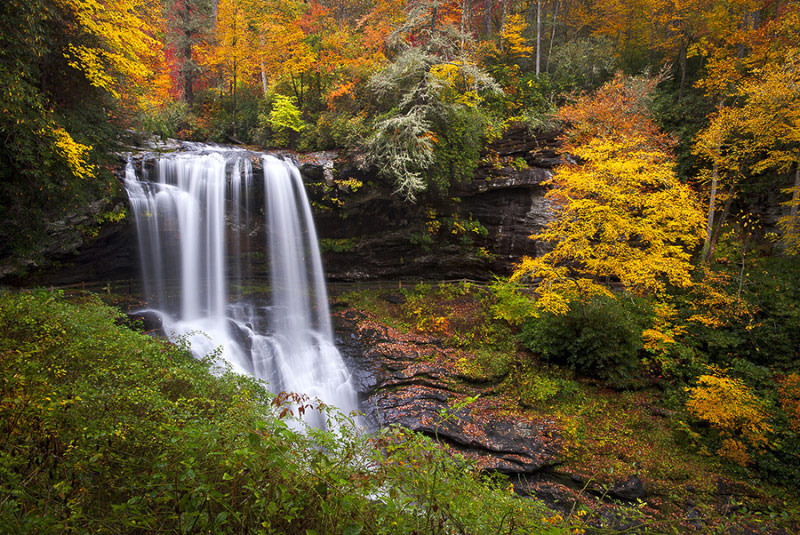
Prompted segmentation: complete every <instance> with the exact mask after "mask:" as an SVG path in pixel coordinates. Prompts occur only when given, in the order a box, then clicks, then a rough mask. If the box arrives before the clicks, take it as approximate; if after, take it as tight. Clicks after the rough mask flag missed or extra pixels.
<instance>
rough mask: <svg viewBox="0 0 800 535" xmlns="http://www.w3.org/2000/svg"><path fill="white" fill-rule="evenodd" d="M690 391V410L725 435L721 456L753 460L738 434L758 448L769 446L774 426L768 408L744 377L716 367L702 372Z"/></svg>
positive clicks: (747, 460) (688, 405)
mask: <svg viewBox="0 0 800 535" xmlns="http://www.w3.org/2000/svg"><path fill="white" fill-rule="evenodd" d="M686 390H687V392H688V393H689V400H688V401H687V403H686V407H687V409H688V410H689V412H690V413H691V414H692V415H694V416H695V417H697V418H699V419H700V420H703V421H706V422H708V423H709V424H710V425H711V426H712V427H713V428H715V429H716V430H718V431H719V432H720V433H721V434H722V436H723V439H724V441H723V445H722V447H721V448H720V450H719V451H718V453H719V454H720V455H721V456H723V457H725V458H726V459H728V460H730V461H732V462H735V463H739V464H747V463H748V462H749V459H750V458H749V456H748V455H747V452H746V448H745V446H744V444H742V443H741V442H739V441H738V440H737V439H736V438H735V437H741V438H742V439H744V440H745V441H746V442H747V443H748V444H749V445H750V446H751V447H753V448H756V449H764V448H765V447H766V446H767V445H768V437H767V435H768V434H769V433H771V432H772V427H771V426H770V425H769V423H767V419H768V418H769V414H768V412H767V409H766V407H765V405H764V403H763V402H762V401H761V400H760V399H759V398H758V397H757V396H756V395H755V394H754V393H753V392H752V391H751V390H750V388H748V386H747V385H745V384H744V383H743V382H742V381H741V380H739V379H736V378H732V377H728V376H726V375H724V374H723V373H722V372H720V371H719V370H716V369H712V370H711V374H709V375H701V376H700V378H698V380H697V385H696V386H694V387H690V388H687V389H686Z"/></svg>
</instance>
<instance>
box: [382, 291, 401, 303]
mask: <svg viewBox="0 0 800 535" xmlns="http://www.w3.org/2000/svg"><path fill="white" fill-rule="evenodd" d="M380 297H381V299H383V300H384V301H386V302H387V303H391V304H393V305H402V304H403V303H405V302H406V296H405V295H403V294H395V293H391V294H389V293H387V294H381V296H380Z"/></svg>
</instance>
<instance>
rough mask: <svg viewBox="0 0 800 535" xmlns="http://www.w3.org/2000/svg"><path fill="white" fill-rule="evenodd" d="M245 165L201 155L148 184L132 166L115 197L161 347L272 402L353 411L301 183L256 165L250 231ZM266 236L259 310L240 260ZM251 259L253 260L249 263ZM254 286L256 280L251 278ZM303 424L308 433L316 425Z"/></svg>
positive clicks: (238, 155)
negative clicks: (132, 225) (211, 362)
mask: <svg viewBox="0 0 800 535" xmlns="http://www.w3.org/2000/svg"><path fill="white" fill-rule="evenodd" d="M253 157H255V156H254V155H253V153H250V152H246V151H243V150H221V149H214V148H212V147H203V148H202V150H196V151H192V152H189V153H178V154H175V155H171V156H167V157H162V158H160V159H158V160H157V161H156V162H155V165H154V166H153V167H154V168H155V177H154V179H153V180H151V179H149V177H148V174H149V173H147V171H146V167H147V166H146V165H145V164H143V165H142V171H141V177H140V176H137V174H136V170H135V168H134V166H133V164H131V163H129V164H128V166H127V168H126V176H125V185H126V189H127V192H128V197H129V199H130V204H131V208H132V211H133V214H134V217H135V220H136V226H137V231H138V237H139V249H140V251H141V263H142V274H143V281H144V291H145V294H146V296H147V298H148V300H149V301H150V303H151V305H152V306H153V307H154V309H155V310H156V311H157V312H158V313H159V314H160V315H161V317H162V321H163V322H164V328H165V331H166V332H167V334H168V336H169V337H170V338H171V339H172V340H179V339H181V340H186V341H187V342H188V343H189V344H190V346H191V348H192V352H193V353H194V354H195V355H196V356H202V355H205V354H208V353H209V352H211V351H214V350H218V351H220V352H221V355H220V356H221V357H222V358H223V359H225V360H226V361H227V362H229V363H230V365H231V366H232V367H233V369H234V370H236V371H238V372H241V373H250V374H252V375H254V376H256V377H258V378H260V379H264V380H265V381H267V382H268V383H269V384H270V388H271V389H272V390H273V391H275V392H278V391H287V392H296V393H300V394H306V395H308V396H309V398H311V399H312V400H313V399H319V400H321V401H323V402H324V403H326V404H328V405H333V406H335V407H337V408H339V409H340V410H341V411H342V412H344V413H348V412H350V411H353V410H356V409H357V397H356V394H355V391H354V389H353V387H352V385H351V382H350V375H349V372H348V370H347V368H346V366H345V364H344V362H343V360H342V357H341V355H340V354H339V352H338V351H337V349H336V347H335V346H334V344H333V332H332V328H331V322H330V316H329V312H328V298H327V293H326V290H325V280H324V276H323V271H322V261H321V259H320V254H319V248H318V246H317V236H316V230H315V228H314V222H313V219H312V217H311V209H310V207H309V203H308V199H307V198H306V194H305V190H304V188H303V182H302V179H301V177H300V172H299V171H298V169H297V168H296V167H295V166H294V165H293V164H291V163H288V162H285V161H282V160H279V159H277V158H275V157H273V156H261V163H262V166H263V169H264V199H265V202H264V207H263V210H264V213H265V215H266V222H265V223H262V225H263V228H261V229H257V228H256V229H254V228H253V226H254V224H255V222H256V221H257V220H258V215H259V213H260V207H255V206H252V204H253V203H254V198H256V197H257V195H256V194H255V193H256V192H255V191H254V190H253V187H254V181H253V170H252V162H251V159H252V158H253ZM264 228H265V229H266V236H267V237H266V254H267V256H268V260H269V263H268V265H269V279H268V282H269V292H268V295H269V298H268V299H267V300H263V301H259V299H258V297H253V296H252V295H245V294H244V293H243V292H244V289H247V288H253V287H254V286H253V285H254V280H255V281H258V280H261V281H262V284H263V283H264V282H266V281H264V279H263V278H261V279H259V277H258V273H255V272H254V270H253V269H252V265H251V262H243V261H242V257H243V256H245V255H246V254H250V253H251V250H252V249H253V247H252V246H253V243H252V236H253V235H257V234H259V232H260V230H264ZM251 256H252V255H251ZM254 275H255V277H254ZM313 418H314V417H312V418H308V420H309V423H312V424H315V425H322V424H323V421H322V420H321V419H320V418H319V417H317V419H316V421H315V420H314V419H313Z"/></svg>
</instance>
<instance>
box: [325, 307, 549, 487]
mask: <svg viewBox="0 0 800 535" xmlns="http://www.w3.org/2000/svg"><path fill="white" fill-rule="evenodd" d="M334 319H335V322H336V325H337V333H338V337H337V345H338V347H339V349H340V351H341V352H342V354H343V355H344V357H345V360H346V361H347V364H348V366H349V367H350V369H351V370H353V373H354V382H355V385H356V388H357V390H358V391H359V394H360V396H361V399H362V405H363V406H364V408H365V410H366V414H367V418H368V420H369V421H370V423H371V424H372V425H374V426H380V427H385V426H392V425H399V426H402V427H405V428H407V429H411V430H414V431H418V432H421V433H424V434H426V435H429V436H432V437H435V438H437V439H438V440H439V441H441V442H443V443H445V444H447V446H448V447H449V448H450V449H451V450H452V451H455V452H459V453H461V454H463V455H464V456H465V457H466V458H468V459H471V460H473V461H475V462H476V464H477V466H479V467H480V468H482V469H485V470H492V471H497V472H502V473H506V474H527V473H533V472H536V471H539V470H541V469H543V468H546V467H550V466H553V465H555V464H558V463H559V462H560V458H561V444H562V441H561V438H560V437H559V434H558V428H557V426H556V425H555V423H554V422H551V421H548V420H544V419H540V420H535V419H528V420H525V419H519V418H511V417H507V416H504V415H502V414H500V411H498V410H496V409H495V408H494V407H492V406H491V403H490V402H489V401H488V400H485V399H481V398H478V399H476V400H474V401H472V402H471V403H469V400H468V399H467V398H468V397H470V396H473V397H476V396H477V395H478V394H480V391H479V390H477V389H472V390H470V391H465V389H464V388H463V385H460V386H459V387H458V388H453V386H452V381H451V377H452V376H453V370H452V369H451V368H450V367H449V366H448V364H447V362H446V361H447V360H448V359H449V360H451V361H452V360H455V359H457V358H458V352H457V351H455V350H452V349H448V348H444V347H442V345H441V343H440V342H439V341H438V340H437V339H435V338H431V337H424V336H409V335H403V334H402V333H399V332H397V331H395V330H394V329H390V328H388V327H386V326H383V325H378V324H374V323H372V322H370V321H368V320H366V319H365V318H364V317H363V316H360V315H359V314H358V313H357V312H355V311H339V312H336V313H334ZM442 355H444V357H445V362H442V360H441V359H440V358H435V357H440V356H442Z"/></svg>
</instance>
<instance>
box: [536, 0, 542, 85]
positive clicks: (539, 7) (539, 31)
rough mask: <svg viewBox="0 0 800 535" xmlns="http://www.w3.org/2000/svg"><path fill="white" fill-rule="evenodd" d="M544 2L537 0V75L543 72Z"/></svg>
mask: <svg viewBox="0 0 800 535" xmlns="http://www.w3.org/2000/svg"><path fill="white" fill-rule="evenodd" d="M541 65H542V0H536V74H537V75H539V73H541V72H542V69H541Z"/></svg>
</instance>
